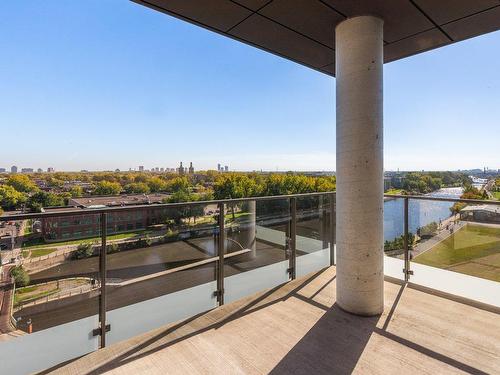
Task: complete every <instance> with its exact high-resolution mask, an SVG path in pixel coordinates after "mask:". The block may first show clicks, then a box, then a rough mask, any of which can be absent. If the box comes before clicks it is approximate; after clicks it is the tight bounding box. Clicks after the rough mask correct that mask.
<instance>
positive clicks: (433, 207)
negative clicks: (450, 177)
mask: <svg viewBox="0 0 500 375" xmlns="http://www.w3.org/2000/svg"><path fill="white" fill-rule="evenodd" d="M412 206H413V207H414V211H413V213H412V215H410V222H411V226H412V227H413V228H416V230H415V233H416V239H415V245H414V247H413V250H412V256H411V259H412V267H411V268H412V269H413V271H414V275H413V276H412V277H411V281H412V282H414V283H417V284H422V285H426V286H429V287H433V288H436V289H441V290H444V289H446V290H448V291H449V292H453V293H454V294H458V295H463V296H468V297H469V298H473V299H477V298H475V297H474V295H475V294H477V295H482V293H483V292H487V290H489V288H488V287H487V286H485V285H486V284H489V283H494V284H493V285H495V290H496V293H497V294H496V296H497V299H498V295H500V206H499V205H494V204H487V203H485V204H465V203H454V202H437V201H426V200H415V202H414V204H413V205H412ZM433 270H446V271H447V272H441V273H440V274H439V272H438V273H436V272H433ZM431 274H433V275H434V274H435V275H436V277H432V275H431ZM438 274H439V277H438V276H437V275H438ZM455 274H463V275H469V276H472V277H473V278H478V279H483V280H482V282H479V280H478V281H474V282H473V281H470V280H471V278H470V277H468V278H467V280H469V281H468V282H469V284H465V283H464V282H465V279H464V282H459V280H457V278H459V279H461V278H462V277H459V276H458V275H455ZM463 275H460V276H463ZM446 280H449V281H446ZM471 283H472V284H471ZM477 283H480V284H481V285H483V284H484V286H483V287H482V290H480V289H477V288H474V290H475V291H474V293H472V294H471V291H470V290H469V289H470V287H471V285H476V284H477ZM486 294H487V293H486ZM481 298H483V299H484V298H486V299H487V297H484V296H483V297H481ZM497 303H498V301H497Z"/></svg>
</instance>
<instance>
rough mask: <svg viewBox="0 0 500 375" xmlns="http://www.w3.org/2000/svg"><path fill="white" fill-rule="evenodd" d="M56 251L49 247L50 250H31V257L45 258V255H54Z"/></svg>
mask: <svg viewBox="0 0 500 375" xmlns="http://www.w3.org/2000/svg"><path fill="white" fill-rule="evenodd" d="M56 250H57V249H55V248H50V247H48V248H41V249H33V250H31V255H30V257H31V258H37V257H41V256H44V255H48V254H50V253H53V252H54V251H56Z"/></svg>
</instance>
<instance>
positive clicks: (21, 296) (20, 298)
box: [14, 285, 59, 305]
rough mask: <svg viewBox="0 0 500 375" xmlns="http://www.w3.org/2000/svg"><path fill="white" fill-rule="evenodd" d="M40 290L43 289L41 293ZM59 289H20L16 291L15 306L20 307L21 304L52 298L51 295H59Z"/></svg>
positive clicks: (34, 287) (31, 287)
mask: <svg viewBox="0 0 500 375" xmlns="http://www.w3.org/2000/svg"><path fill="white" fill-rule="evenodd" d="M38 289H41V291H40V292H37V291H38ZM58 291H59V289H58V288H57V287H54V288H50V289H47V288H41V287H40V286H37V285H35V286H28V287H24V288H20V289H16V294H15V296H14V305H18V304H19V303H22V302H25V301H30V300H35V299H38V298H42V297H47V296H50V295H51V294H54V293H57V292H58Z"/></svg>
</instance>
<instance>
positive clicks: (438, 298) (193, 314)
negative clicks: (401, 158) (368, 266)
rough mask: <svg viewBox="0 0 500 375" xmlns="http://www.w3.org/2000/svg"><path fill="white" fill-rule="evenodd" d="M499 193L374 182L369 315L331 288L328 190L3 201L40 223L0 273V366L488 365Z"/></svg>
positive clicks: (287, 368)
mask: <svg viewBox="0 0 500 375" xmlns="http://www.w3.org/2000/svg"><path fill="white" fill-rule="evenodd" d="M459 202H460V203H462V206H460V207H461V208H460V209H457V208H456V207H455V208H454V205H455V204H456V203H459ZM499 203H500V202H489V201H472V200H459V199H452V198H446V197H425V196H419V197H412V196H386V197H385V203H384V237H385V240H386V246H385V249H386V251H385V256H384V260H383V261H384V273H385V282H384V301H385V302H384V312H383V313H382V314H381V315H377V316H374V317H359V316H356V315H352V314H349V313H347V312H344V311H343V310H342V309H341V308H340V307H339V304H338V302H337V299H336V293H337V292H336V290H338V285H337V280H338V278H337V277H336V276H337V275H336V272H337V270H336V266H335V264H336V260H337V249H336V246H335V245H334V246H332V244H335V243H336V230H335V227H336V225H335V223H336V217H338V212H336V197H335V193H314V194H299V195H291V196H277V197H260V198H245V199H239V200H223V201H209V202H192V203H178V204H177V203H176V204H154V205H148V206H132V207H118V208H99V209H62V210H52V211H50V212H49V211H47V212H44V213H38V214H24V215H17V216H11V217H5V216H4V217H1V218H0V220H2V221H17V222H19V223H24V224H21V225H27V223H30V225H32V226H33V228H39V229H38V230H35V231H34V233H33V234H32V236H33V238H31V239H30V240H29V241H30V242H28V245H29V246H27V247H24V248H23V249H22V253H21V254H20V257H19V259H18V260H16V265H17V266H20V265H22V266H23V269H24V270H25V271H26V272H27V273H28V275H29V278H30V279H29V285H27V286H22V285H15V288H14V286H13V285H12V283H10V282H9V281H10V280H8V278H6V280H5V281H6V282H5V285H4V287H3V289H4V290H3V291H4V295H5V296H6V298H4V299H3V301H4V304H3V307H2V315H1V318H2V326H1V327H0V328H1V329H2V331H3V332H4V333H3V334H2V335H0V340H1V341H0V348H1V350H0V359H1V361H2V364H3V366H6V367H5V368H6V369H7V370H8V371H10V373H31V372H36V371H43V370H45V369H49V368H51V369H52V370H54V371H56V372H57V371H59V372H62V373H67V372H69V373H88V372H89V371H93V373H101V372H106V371H115V372H116V373H131V374H132V373H133V374H135V373H138V372H141V371H143V372H147V373H154V372H158V373H166V372H167V373H170V372H182V373H185V372H201V373H220V372H229V373H232V372H243V373H267V372H275V373H284V372H297V373H304V372H306V371H307V372H314V373H321V372H323V373H349V372H352V371H358V372H362V373H364V372H374V373H386V372H387V371H391V370H392V369H393V368H394V369H397V370H398V371H417V372H418V371H420V372H429V371H434V372H437V373H442V372H447V371H449V372H453V371H459V370H461V371H465V372H470V373H491V372H494V370H495V369H496V368H499V366H500V363H499V358H500V356H499V353H500V335H499V333H498V332H500V330H499V328H500V327H499V326H500V317H499V315H498V312H499V306H500V301H499V299H498V296H499V295H500V283H499V280H500V272H499V270H500V265H499V264H498V260H497V257H498V254H499V251H500V228H499V225H498V224H497V223H496V222H495V220H496V219H497V217H496V216H495V215H494V214H492V212H493V213H494V212H496V211H495V209H492V207H500V204H499ZM463 206H465V207H463ZM450 208H453V211H451V210H450ZM139 212H141V218H142V219H145V220H146V225H144V221H141V222H137V220H136V217H137V213H139ZM452 212H453V213H452ZM144 215H145V216H144ZM492 215H493V216H492ZM109 218H113V219H112V220H109ZM132 224H134V225H136V227H134V228H131V227H130V225H132ZM37 232H38V233H37ZM12 267H13V264H5V265H4V268H5V269H4V274H6V275H7V274H8V273H9V272H10V270H11V268H12ZM5 301H8V303H5ZM101 328H102V329H101ZM18 353H30V355H29V357H26V358H23V359H22V360H20V358H19V355H18ZM200 353H202V355H200ZM79 357H80V358H79ZM68 361H69V362H68Z"/></svg>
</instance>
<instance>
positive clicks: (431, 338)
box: [53, 267, 500, 374]
mask: <svg viewBox="0 0 500 375" xmlns="http://www.w3.org/2000/svg"><path fill="white" fill-rule="evenodd" d="M335 283H336V274H335V267H329V268H326V269H323V270H321V271H319V272H317V273H313V274H309V275H307V276H305V277H302V278H300V279H297V280H294V281H291V282H289V283H287V284H284V285H282V286H279V287H277V288H274V289H271V290H269V291H265V292H262V293H257V294H255V295H253V296H251V297H248V298H245V299H242V300H238V301H236V302H233V303H231V304H227V305H224V306H222V307H219V308H217V309H215V310H212V311H210V312H207V313H204V314H200V315H197V316H195V317H193V318H189V319H186V320H184V321H181V322H177V323H173V324H171V325H168V326H164V327H161V328H158V329H156V330H154V331H151V332H149V333H146V334H143V335H141V336H137V337H134V338H132V339H129V340H127V341H123V342H120V343H118V344H115V345H111V346H109V347H106V348H105V349H102V350H99V351H97V352H94V353H92V354H89V355H87V356H84V357H82V358H80V359H77V360H75V361H73V362H71V363H69V364H66V365H63V366H62V367H60V368H58V369H56V370H54V372H53V373H54V374H68V373H70V374H87V373H89V371H91V372H92V373H93V374H101V373H107V374H138V373H148V374H166V373H168V374H171V373H180V374H181V373H191V374H192V373H204V374H220V373H221V372H224V373H233V374H240V373H246V374H264V373H272V374H285V373H286V374H290V373H295V374H347V373H352V372H356V373H371V374H387V373H393V372H394V371H395V370H396V369H397V370H396V371H397V372H398V373H436V374H443V373H457V372H466V373H475V374H485V373H494V372H496V371H497V370H498V369H499V368H500V357H499V356H498V353H499V352H500V316H499V315H498V314H496V313H494V312H490V311H487V310H482V309H480V308H478V307H474V306H471V305H467V304H464V303H461V302H458V301H454V300H451V299H447V298H445V297H443V296H438V295H435V294H431V293H429V292H426V291H423V290H418V289H416V288H415V287H413V286H406V287H405V286H403V285H400V284H398V283H395V282H389V281H386V282H385V288H384V291H385V309H384V313H383V314H382V315H381V316H378V317H371V318H367V317H359V316H355V315H352V314H348V313H345V312H344V311H342V310H341V309H340V308H339V307H338V306H337V305H336V298H335Z"/></svg>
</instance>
